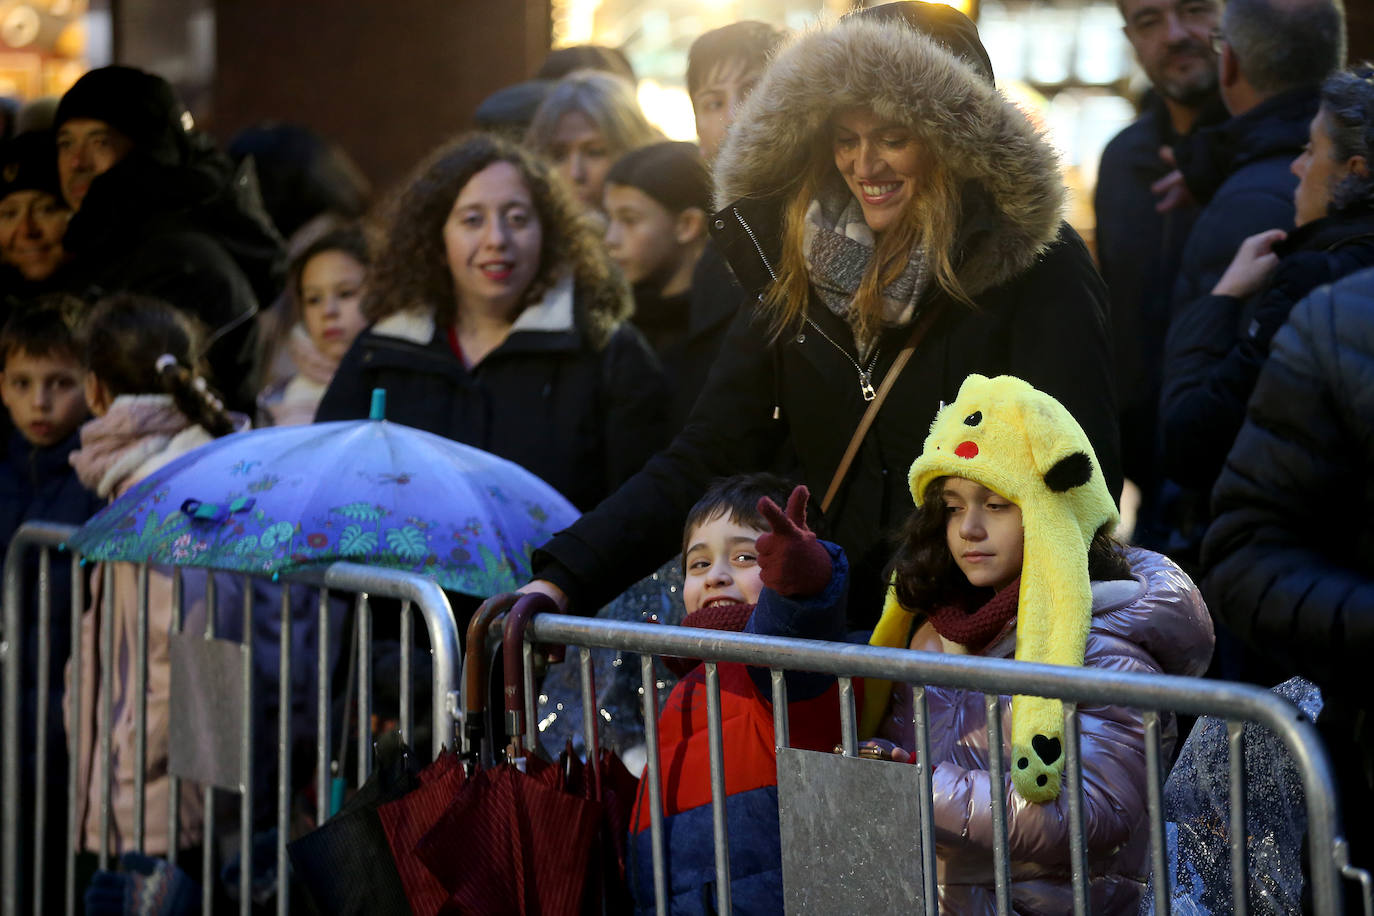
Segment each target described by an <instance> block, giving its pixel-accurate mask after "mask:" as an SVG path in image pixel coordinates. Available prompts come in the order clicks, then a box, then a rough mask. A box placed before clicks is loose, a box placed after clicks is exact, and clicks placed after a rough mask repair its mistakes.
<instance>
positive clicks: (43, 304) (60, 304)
mask: <svg viewBox="0 0 1374 916" xmlns="http://www.w3.org/2000/svg"><path fill="white" fill-rule="evenodd" d="M84 308H85V306H84V305H83V304H82V302H81V300H80V299H78V298H76V297H75V296H71V295H68V294H66V293H53V294H51V295H48V296H44V297H42V298H41V299H39V300H37V301H36V302H34V303H33V304H32V305H29V306H26V307H23V308H19V309H16V310H15V311H14V313H13V314H11V315H10V317H9V320H8V321H6V322H5V326H4V327H3V328H0V371H3V369H4V367H5V363H6V362H7V361H8V360H9V356H10V354H11V353H25V354H27V355H29V356H53V357H63V356H65V357H68V358H70V359H72V360H73V361H75V362H78V363H79V362H81V350H80V347H79V345H78V344H77V340H76V335H77V327H78V326H79V325H80V323H81V312H82V311H83V310H84Z"/></svg>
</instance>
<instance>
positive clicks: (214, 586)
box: [200, 570, 219, 914]
mask: <svg viewBox="0 0 1374 916" xmlns="http://www.w3.org/2000/svg"><path fill="white" fill-rule="evenodd" d="M218 612H219V588H218V583H217V580H216V579H215V575H214V573H213V572H211V571H209V570H206V572H205V638H206V639H214V638H215V615H216V614H217V613H218ZM204 811H205V815H204V821H203V825H204V826H203V829H202V831H201V838H202V840H203V842H202V843H201V854H200V911H201V912H202V913H205V914H209V913H212V912H214V901H215V884H214V881H215V859H214V848H215V844H214V842H213V840H212V839H211V837H213V836H215V787H214V786H213V785H210V784H208V783H207V784H206V786H205V808H204Z"/></svg>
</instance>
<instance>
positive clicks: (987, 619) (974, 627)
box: [929, 576, 1021, 653]
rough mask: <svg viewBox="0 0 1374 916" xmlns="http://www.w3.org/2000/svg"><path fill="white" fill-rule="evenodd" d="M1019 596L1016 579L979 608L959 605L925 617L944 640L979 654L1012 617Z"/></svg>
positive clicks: (940, 609)
mask: <svg viewBox="0 0 1374 916" xmlns="http://www.w3.org/2000/svg"><path fill="white" fill-rule="evenodd" d="M1020 594H1021V579H1020V577H1019V576H1018V577H1017V578H1016V579H1015V580H1014V581H1013V582H1012V583H1011V584H1010V585H1008V586H1007V587H1006V588H1004V589H1002V590H1001V591H1000V592H998V593H997V594H995V595H993V596H992V598H990V599H989V600H988V602H987V603H986V604H984V605H983V606H982V607H980V608H977V609H973V608H971V607H969V606H968V605H966V604H959V603H956V604H948V605H945V606H944V607H939V608H936V609H935V610H933V611H931V612H930V615H929V617H930V623H931V626H933V627H935V632H937V633H939V634H940V635H941V636H943V637H944V638H945V639H948V640H950V641H951V642H957V643H958V644H959V645H961V646H964V647H966V648H967V649H968V650H969V652H971V653H977V652H981V651H982V650H983V649H984V648H986V647H987V644H988V643H989V642H991V641H992V638H993V637H994V636H996V635H997V634H998V633H1000V632H1002V628H1003V627H1005V626H1006V625H1007V621H1009V620H1011V619H1012V618H1013V617H1015V616H1016V604H1017V599H1018V598H1019V597H1020Z"/></svg>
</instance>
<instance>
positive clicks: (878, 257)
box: [762, 127, 974, 340]
mask: <svg viewBox="0 0 1374 916" xmlns="http://www.w3.org/2000/svg"><path fill="white" fill-rule="evenodd" d="M912 134H913V137H914V139H915V141H916V142H917V143H920V144H921V146H922V149H923V150H929V149H930V146H929V145H928V144H926V143H924V142H923V141H922V137H921V135H920V133H919V132H917V131H915V130H913V132H912ZM922 160H923V161H922V165H923V166H924V168H925V175H924V176H923V177H924V182H923V184H922V185H921V186H920V188H918V190H917V193H916V194H915V195H914V196H913V198H912V200H911V203H910V204H909V205H908V206H907V208H906V209H905V211H904V212H903V213H902V215H901V218H900V219H899V220H898V222H897V224H896V225H894V226H893V227H892V228H890V229H888V230H887V231H886V232H883V233H880V234H879V235H878V237H877V248H876V250H875V251H874V256H873V258H872V259H871V260H870V261H869V263H868V269H867V270H866V271H865V272H864V276H863V279H862V280H861V281H860V283H859V290H858V293H857V294H856V295H855V297H854V303H853V306H852V311H851V317H850V323H851V325H852V327H853V328H854V335H855V337H856V338H859V339H872V338H873V337H874V336H876V334H877V332H878V330H879V328H880V326H881V320H882V315H883V302H882V293H883V290H884V289H885V288H886V287H887V286H888V284H890V283H892V282H893V281H894V280H896V279H897V277H899V276H900V275H901V273H902V271H903V270H904V269H906V265H907V262H908V261H909V260H910V259H911V257H912V253H913V252H914V251H915V250H916V249H917V248H918V247H920V248H922V249H923V250H924V255H925V258H926V260H927V262H928V263H929V266H930V274H931V277H932V278H933V279H934V281H935V284H936V285H937V286H938V287H939V288H940V289H942V290H943V291H944V292H945V293H946V294H948V295H949V296H950V297H951V298H953V299H954V300H956V301H958V302H963V303H964V304H966V305H969V306H970V307H972V306H974V303H973V301H972V300H971V299H970V298H969V296H968V295H967V294H966V293H965V292H964V288H963V286H962V285H961V284H960V283H959V277H958V273H957V270H958V265H957V263H956V261H957V254H956V252H955V251H954V243H955V238H956V236H957V234H958V232H959V224H960V221H961V218H962V216H963V206H962V202H961V195H960V187H959V182H958V180H957V179H956V177H955V175H954V173H953V172H952V171H951V170H950V168H949V167H948V166H947V165H946V164H945V163H943V162H941V161H940V160H938V159H935V158H934V157H932V156H930V155H928V154H925V153H923V155H922ZM790 184H791V186H790V187H787V188H784V189H783V192H784V194H786V195H787V202H786V203H785V204H784V206H783V230H782V255H781V257H780V259H779V263H778V267H777V279H776V280H775V281H774V282H773V283H772V284H771V285H770V286H769V287H768V290H767V291H766V292H765V293H764V296H763V301H762V309H763V312H764V314H765V315H766V316H767V318H768V322H769V328H770V330H771V332H772V334H773V338H774V339H775V340H776V339H779V338H781V337H785V336H787V335H788V334H790V333H791V332H793V331H796V330H799V329H800V328H801V326H802V325H803V324H804V323H805V316H806V303H807V300H808V298H809V297H810V283H811V281H810V276H809V273H808V268H807V262H806V211H807V209H808V208H809V207H810V206H811V202H812V201H813V200H815V199H816V198H817V197H819V196H820V195H821V194H822V193H824V192H826V191H827V190H830V189H832V188H834V187H836V186H837V185H838V186H839V187H843V188H844V190H845V193H849V189H848V187H847V186H845V185H844V184H843V180H842V179H841V178H840V176H839V174H838V172H837V170H836V167H835V154H834V145H833V140H832V136H831V130H830V129H829V128H828V127H827V129H825V130H822V131H819V132H818V136H817V138H816V140H815V142H814V143H813V146H812V149H811V155H810V158H809V160H808V164H807V167H806V169H804V170H803V171H802V173H801V175H799V176H798V177H797V179H796V180H795V181H793V182H791V183H790Z"/></svg>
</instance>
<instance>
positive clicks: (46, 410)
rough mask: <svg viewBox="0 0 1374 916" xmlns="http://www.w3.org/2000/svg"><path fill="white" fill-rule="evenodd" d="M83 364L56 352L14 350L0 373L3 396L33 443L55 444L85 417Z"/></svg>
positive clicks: (24, 433) (20, 430)
mask: <svg viewBox="0 0 1374 916" xmlns="http://www.w3.org/2000/svg"><path fill="white" fill-rule="evenodd" d="M82 374H83V373H82V370H81V365H80V364H79V363H78V362H77V361H76V360H75V359H73V358H71V357H69V356H65V355H60V354H56V353H51V354H48V355H47V356H33V355H32V354H29V353H26V352H24V351H23V350H15V351H14V352H12V353H10V354H9V355H8V356H7V357H6V358H5V371H4V372H0V399H3V400H4V402H5V407H6V409H8V410H9V412H10V419H12V420H13V421H14V425H15V427H16V428H17V429H18V430H19V432H20V433H21V434H22V435H23V436H24V438H25V439H27V440H28V441H29V443H30V444H31V445H36V446H40V447H45V446H49V445H56V444H57V443H58V442H61V441H62V440H63V439H65V438H67V437H68V436H70V435H71V434H72V430H74V429H76V428H77V427H78V426H80V425H81V421H82V420H84V419H86V394H85V390H84V388H83V386H82V378H81V377H82Z"/></svg>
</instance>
